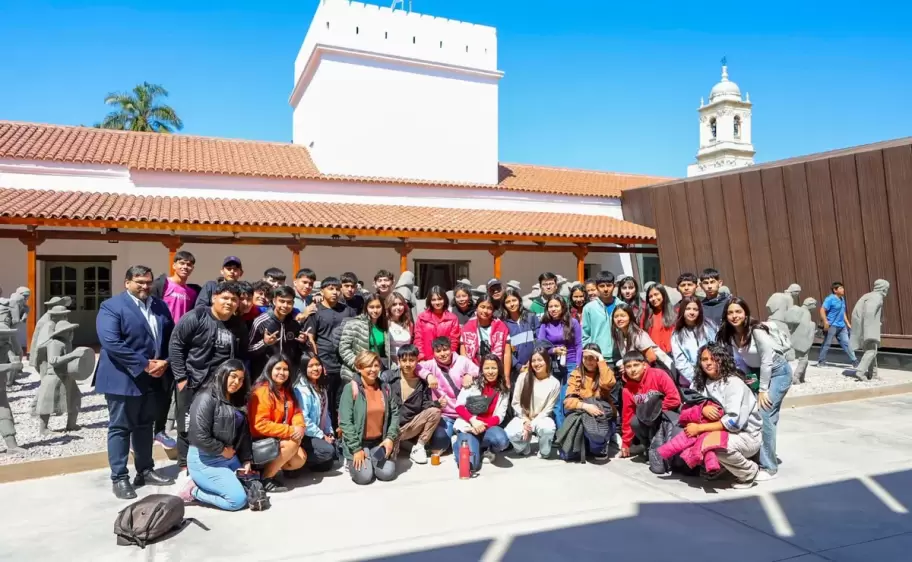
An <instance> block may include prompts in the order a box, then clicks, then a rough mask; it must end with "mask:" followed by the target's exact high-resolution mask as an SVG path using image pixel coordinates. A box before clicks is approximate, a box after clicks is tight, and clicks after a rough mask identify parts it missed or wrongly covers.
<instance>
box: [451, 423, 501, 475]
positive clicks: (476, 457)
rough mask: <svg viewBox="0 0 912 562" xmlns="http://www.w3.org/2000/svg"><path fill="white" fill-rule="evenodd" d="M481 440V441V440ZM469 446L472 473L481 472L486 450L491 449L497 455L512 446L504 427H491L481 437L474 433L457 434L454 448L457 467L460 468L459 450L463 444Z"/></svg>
mask: <svg viewBox="0 0 912 562" xmlns="http://www.w3.org/2000/svg"><path fill="white" fill-rule="evenodd" d="M479 438H480V440H479ZM463 442H466V443H468V444H469V461H470V465H471V468H472V472H478V471H479V470H481V453H482V451H484V450H486V449H491V450H493V451H494V452H495V453H499V452H501V451H504V450H506V448H507V447H509V446H510V439H509V438H508V437H507V432H506V431H504V429H503V428H502V427H499V426H495V427H489V428H488V430H487V431H485V432H484V433H482V434H481V435H480V436H479V435H474V434H472V433H462V432H459V433H457V434H456V446H455V447H454V448H453V456H454V457H456V466H457V467H458V466H459V450H460V448H461V447H462V443H463Z"/></svg>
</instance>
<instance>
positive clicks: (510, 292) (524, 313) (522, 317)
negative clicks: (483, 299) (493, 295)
mask: <svg viewBox="0 0 912 562" xmlns="http://www.w3.org/2000/svg"><path fill="white" fill-rule="evenodd" d="M510 297H516V298H517V299H518V300H519V318H518V319H517V320H516V321H517V322H519V323H521V324H525V323H526V320H528V319H529V315H530V314H531V313H530V312H529V311H528V310H526V306H525V305H524V304H523V298H522V295H520V294H519V291H517V290H516V289H514V288H513V287H508V288H507V290H506V291H504V298H503V302H504V319H505V320H506V319H510V318H511V316H510V312H509V311H508V310H507V299H508V298H510Z"/></svg>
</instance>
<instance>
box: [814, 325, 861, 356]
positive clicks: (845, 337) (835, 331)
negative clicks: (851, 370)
mask: <svg viewBox="0 0 912 562" xmlns="http://www.w3.org/2000/svg"><path fill="white" fill-rule="evenodd" d="M833 338H835V339H836V341H838V342H839V347H841V348H842V350H843V351H845V354H846V355H848V356H849V361H851V362H852V365H854V364H855V363H858V359H856V358H855V351H853V350H852V348H851V346H849V329H848V328H846V327H845V326H842V327H839V328H837V327H835V326H830V329H829V330H827V333H826V336H825V337H824V338H823V345H821V346H820V355H818V356H817V362H818V363H826V356H827V352H828V351H829V350H830V345H832V344H833Z"/></svg>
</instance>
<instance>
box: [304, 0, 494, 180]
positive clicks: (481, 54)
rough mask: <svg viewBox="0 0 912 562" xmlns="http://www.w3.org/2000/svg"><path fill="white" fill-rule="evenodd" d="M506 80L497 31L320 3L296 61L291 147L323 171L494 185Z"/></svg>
mask: <svg viewBox="0 0 912 562" xmlns="http://www.w3.org/2000/svg"><path fill="white" fill-rule="evenodd" d="M386 2H389V0H386ZM502 76H503V73H502V72H500V71H499V70H497V31H496V30H495V29H494V28H493V27H486V26H481V25H474V24H471V23H463V22H460V21H454V20H448V19H444V18H436V17H433V16H426V15H422V14H419V13H416V12H411V11H405V10H393V9H390V8H389V7H386V6H376V5H370V4H362V3H359V2H350V1H348V0H320V4H319V6H318V8H317V11H316V13H315V14H314V18H313V21H311V24H310V29H309V30H308V31H307V36H306V37H305V38H304V44H303V45H302V46H301V50H300V52H299V53H298V57H297V59H296V60H295V77H294V78H295V85H294V90H293V91H292V94H291V99H290V100H289V102H290V104H291V106H292V108H294V113H293V139H294V141H293V142H294V143H295V144H300V145H304V146H307V147H308V148H309V149H310V153H311V156H312V157H313V159H314V163H315V164H316V165H317V168H319V169H320V171H321V172H323V173H325V174H339V175H352V176H371V177H378V178H401V179H408V180H426V181H431V182H457V183H476V184H496V183H497V181H498V159H497V156H498V154H497V106H498V100H497V92H498V82H499V81H500V78H501V77H502Z"/></svg>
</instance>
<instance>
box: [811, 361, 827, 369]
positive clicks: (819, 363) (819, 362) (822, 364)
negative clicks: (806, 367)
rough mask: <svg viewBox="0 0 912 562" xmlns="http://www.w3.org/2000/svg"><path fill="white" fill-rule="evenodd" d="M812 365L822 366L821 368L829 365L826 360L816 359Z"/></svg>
mask: <svg viewBox="0 0 912 562" xmlns="http://www.w3.org/2000/svg"><path fill="white" fill-rule="evenodd" d="M814 366H815V367H823V368H826V367H829V366H830V364H829V363H827V362H826V361H818V362H817V363H816V364H815V365H814Z"/></svg>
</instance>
